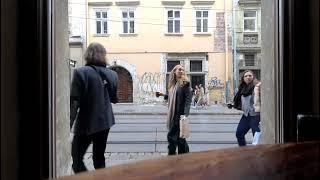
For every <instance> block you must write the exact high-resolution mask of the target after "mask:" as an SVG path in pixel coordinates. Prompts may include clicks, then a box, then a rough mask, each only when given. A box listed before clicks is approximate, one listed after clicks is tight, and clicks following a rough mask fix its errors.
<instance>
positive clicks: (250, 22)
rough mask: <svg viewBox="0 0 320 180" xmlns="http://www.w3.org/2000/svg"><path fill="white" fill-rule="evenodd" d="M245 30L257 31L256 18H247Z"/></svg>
mask: <svg viewBox="0 0 320 180" xmlns="http://www.w3.org/2000/svg"><path fill="white" fill-rule="evenodd" d="M243 27H244V30H245V31H255V20H254V19H245V20H244V24H243Z"/></svg>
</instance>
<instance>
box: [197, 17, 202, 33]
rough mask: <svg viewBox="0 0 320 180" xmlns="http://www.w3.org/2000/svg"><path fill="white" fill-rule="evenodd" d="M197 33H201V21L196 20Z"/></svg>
mask: <svg viewBox="0 0 320 180" xmlns="http://www.w3.org/2000/svg"><path fill="white" fill-rule="evenodd" d="M197 32H201V19H197Z"/></svg>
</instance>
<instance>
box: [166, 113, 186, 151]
mask: <svg viewBox="0 0 320 180" xmlns="http://www.w3.org/2000/svg"><path fill="white" fill-rule="evenodd" d="M179 134H180V127H179V119H178V118H176V121H175V122H174V125H173V126H172V128H171V129H170V130H169V132H168V135H167V140H168V143H169V145H168V155H175V154H176V149H177V147H178V154H183V153H188V152H189V145H188V143H187V141H186V139H185V138H180V137H179Z"/></svg>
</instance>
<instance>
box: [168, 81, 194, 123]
mask: <svg viewBox="0 0 320 180" xmlns="http://www.w3.org/2000/svg"><path fill="white" fill-rule="evenodd" d="M164 99H168V95H165V96H164ZM190 105H191V87H190V83H189V82H187V83H186V84H185V85H184V86H182V87H181V86H179V87H178V89H177V97H176V106H175V113H174V120H175V121H176V120H177V119H179V118H180V115H185V116H189V112H190Z"/></svg>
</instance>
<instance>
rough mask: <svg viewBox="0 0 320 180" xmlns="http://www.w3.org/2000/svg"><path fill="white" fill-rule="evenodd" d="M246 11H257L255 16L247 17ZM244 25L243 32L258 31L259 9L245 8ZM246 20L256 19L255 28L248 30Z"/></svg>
mask: <svg viewBox="0 0 320 180" xmlns="http://www.w3.org/2000/svg"><path fill="white" fill-rule="evenodd" d="M245 12H254V13H255V17H245V16H244V14H245ZM242 15H243V26H242V28H243V32H258V30H257V27H258V25H257V23H258V21H257V19H258V11H257V9H244V10H243V14H242ZM246 20H254V30H250V29H249V30H246V29H245V27H244V26H245V23H244V22H245V21H246Z"/></svg>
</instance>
